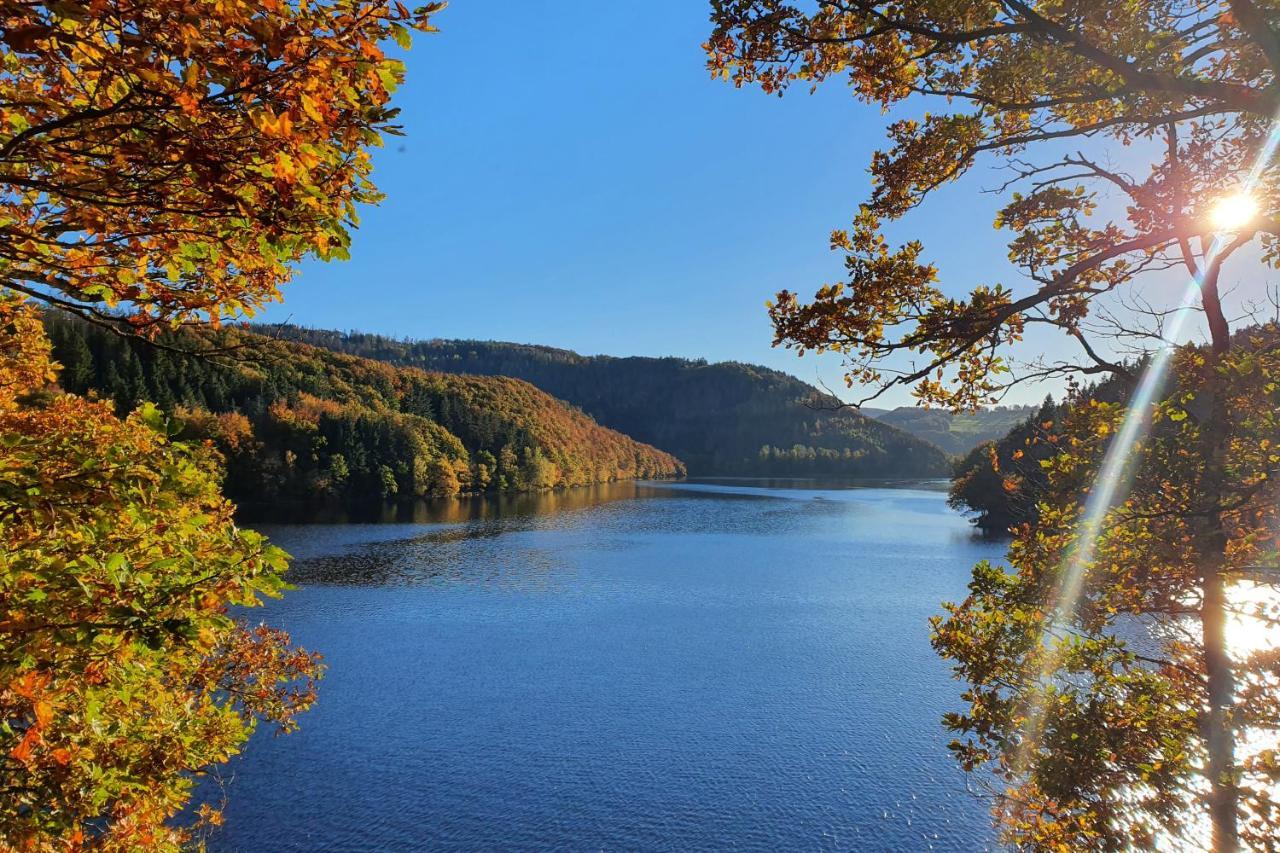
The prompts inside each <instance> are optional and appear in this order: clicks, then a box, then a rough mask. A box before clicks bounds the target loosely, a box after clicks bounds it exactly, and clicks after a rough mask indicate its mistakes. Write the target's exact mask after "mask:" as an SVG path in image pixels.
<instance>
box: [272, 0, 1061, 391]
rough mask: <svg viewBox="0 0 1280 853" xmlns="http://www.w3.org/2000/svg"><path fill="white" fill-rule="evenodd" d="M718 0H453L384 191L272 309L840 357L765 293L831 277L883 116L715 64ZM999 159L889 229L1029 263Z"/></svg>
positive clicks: (951, 262)
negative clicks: (999, 228) (794, 327)
mask: <svg viewBox="0 0 1280 853" xmlns="http://www.w3.org/2000/svg"><path fill="white" fill-rule="evenodd" d="M707 15H708V9H707V5H706V4H705V3H704V2H703V0H646V2H637V0H607V2H606V0H536V1H535V2H509V1H504V0H488V2H478V0H470V2H468V0H457V2H455V3H454V4H453V5H451V6H450V7H449V8H448V9H447V10H446V11H445V12H443V13H442V14H441V15H440V16H439V17H438V19H436V20H435V23H436V24H437V25H438V26H439V27H440V29H441V32H440V33H439V34H437V35H432V36H419V37H418V38H417V39H416V40H415V44H414V48H413V50H412V51H410V52H409V53H408V54H407V56H406V59H407V62H408V82H407V83H406V85H405V87H404V88H403V89H401V91H400V92H399V93H398V94H397V98H396V103H397V105H398V106H399V107H401V109H402V110H403V112H402V114H401V120H402V122H403V123H404V125H405V128H406V131H407V134H408V135H407V137H406V138H404V139H396V138H391V139H390V140H389V141H388V145H387V147H386V148H385V149H384V150H382V151H380V152H379V153H378V154H377V157H376V171H375V179H376V181H377V183H378V184H379V186H380V187H381V188H382V190H383V191H384V192H385V193H386V194H387V200H386V201H385V202H384V203H383V204H382V205H381V206H380V207H378V208H370V209H366V210H365V211H364V212H363V222H362V224H361V227H360V230H359V231H358V233H357V234H356V237H355V243H354V246H353V248H352V260H351V261H349V262H346V263H333V264H320V263H311V264H307V265H306V266H304V268H303V270H302V273H301V275H299V276H298V278H297V279H296V280H295V281H294V282H293V283H292V284H290V285H289V286H288V287H287V288H286V290H285V302H284V304H283V305H280V306H275V307H273V308H271V309H270V310H269V311H268V312H267V314H266V318H267V319H270V320H286V319H287V320H290V321H292V322H295V323H300V324H304V325H309V326H317V327H324V328H338V329H344V330H360V331H368V332H377V333H382V334H387V335H392V336H397V337H401V336H407V337H413V338H434V337H442V338H477V339H486V340H490V339H491V340H508V341H520V342H528V343H540V344H548V345H552V346H557V347H566V348H569V349H573V350H577V351H579V352H582V353H587V354H597V353H607V354H612V355H653V356H660V355H677V356H684V357H690V358H707V359H709V360H713V361H718V360H726V359H733V360H740V361H749V362H757V363H763V364H767V365H769V366H772V367H776V368H779V369H782V370H786V371H788V372H791V373H794V374H795V375H797V376H799V377H800V378H802V379H805V380H806V381H810V382H813V381H815V380H817V379H819V378H821V379H823V380H824V381H825V382H827V383H828V384H830V385H831V386H832V387H833V388H835V387H837V385H838V384H839V377H840V375H841V371H840V369H839V362H838V360H832V359H828V360H825V361H820V362H819V361H818V360H815V359H813V358H812V357H807V358H805V359H803V360H799V359H797V358H796V356H795V355H794V354H793V353H790V352H788V351H785V350H781V349H773V348H771V346H770V343H771V339H772V333H771V327H770V324H769V322H768V317H767V315H766V313H765V308H764V303H765V300H766V299H768V298H770V297H771V296H772V294H773V293H775V292H776V291H777V290H778V289H780V288H783V287H787V288H791V289H794V290H797V291H799V292H800V293H802V294H808V293H811V292H812V291H813V290H814V289H815V288H816V287H817V286H818V285H820V284H822V283H823V282H825V281H831V280H836V279H838V278H839V277H840V273H841V259H840V257H839V256H838V255H836V254H833V253H832V252H830V251H828V249H827V235H828V234H829V232H830V231H831V229H832V228H835V227H842V226H844V225H845V224H847V223H848V222H849V220H850V218H851V216H852V214H853V212H854V211H855V210H856V209H857V205H858V203H859V201H860V200H861V199H863V198H864V197H865V196H866V194H867V192H868V190H869V179H868V176H867V172H866V167H867V164H868V162H869V159H870V156H871V153H872V151H874V150H875V148H877V147H878V146H879V145H880V144H881V143H882V141H883V139H884V126H885V124H886V122H887V121H888V120H889V118H888V117H886V116H884V115H882V114H881V113H880V111H879V110H878V109H876V108H874V107H869V106H866V105H863V104H861V103H859V102H857V101H855V100H854V99H853V98H852V96H851V95H850V94H849V92H848V90H847V89H845V88H844V86H843V84H842V83H841V82H839V81H831V82H829V83H828V84H827V85H826V86H825V88H823V89H821V90H819V92H818V93H817V94H814V95H809V94H807V92H806V91H803V90H801V89H796V90H795V91H793V92H791V93H790V94H789V95H788V96H787V97H785V98H781V99H779V98H777V97H769V96H766V95H764V94H762V93H761V92H759V91H758V90H735V89H734V88H733V87H732V86H730V85H728V84H725V83H720V82H715V81H712V80H711V79H710V78H709V77H708V75H707V72H706V70H705V67H704V58H703V54H702V51H701V50H700V48H699V45H700V44H701V42H702V41H703V40H704V39H705V37H706V35H707V33H708V32H709V24H708V20H707ZM997 179H998V176H996V175H995V174H994V173H993V172H991V170H990V169H979V170H978V172H977V173H976V174H975V175H973V176H972V177H969V178H966V179H965V180H964V181H962V182H961V183H959V184H956V185H953V186H950V187H947V188H946V189H945V190H944V191H942V192H940V193H939V194H937V195H936V196H935V197H934V198H933V199H932V201H931V202H930V203H929V204H928V205H927V207H926V208H925V209H922V210H921V211H918V212H916V213H914V214H913V215H911V216H910V217H908V219H906V220H904V221H902V222H900V223H896V224H895V225H894V228H893V230H892V231H891V234H892V235H894V236H896V237H897V238H899V239H906V238H909V237H912V236H917V235H918V236H919V237H921V239H923V240H924V241H925V244H926V247H927V250H928V253H929V255H930V257H931V258H933V259H934V260H936V261H937V262H938V263H939V264H940V266H941V269H942V275H943V280H944V284H945V285H946V287H947V289H948V290H950V291H954V292H955V293H957V294H960V293H963V292H966V291H967V290H968V289H969V287H970V286H972V285H973V284H974V283H978V282H986V283H990V282H995V281H1004V282H1006V283H1008V284H1017V282H1016V281H1015V280H1013V279H1014V277H1015V275H1016V274H1015V273H1012V272H1011V270H1010V267H1009V265H1008V264H1007V262H1006V261H1005V260H1004V258H1005V252H1006V250H1005V247H1004V240H1003V239H1002V235H1000V234H999V233H997V232H995V231H993V230H992V228H991V223H992V220H993V217H994V211H995V208H996V200H995V198H994V197H993V196H991V195H989V194H984V193H983V192H982V191H981V190H982V189H983V187H984V186H990V185H992V184H994V183H996V182H997ZM1043 393H1044V389H1027V391H1026V392H1024V393H1023V394H1021V395H1020V396H1019V398H1018V399H1017V400H1011V402H1022V401H1024V399H1025V400H1034V399H1036V398H1037V397H1038V396H1039V395H1041V394H1043ZM846 396H848V395H846ZM908 401H909V400H908V397H907V395H906V394H905V393H902V394H898V395H896V396H893V397H889V398H885V402H888V403H891V404H899V403H905V402H908Z"/></svg>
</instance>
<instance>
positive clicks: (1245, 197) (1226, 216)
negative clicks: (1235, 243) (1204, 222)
mask: <svg viewBox="0 0 1280 853" xmlns="http://www.w3.org/2000/svg"><path fill="white" fill-rule="evenodd" d="M1257 215H1258V200H1257V199H1256V198H1254V197H1253V196H1251V195H1249V194H1248V193H1234V194H1232V195H1229V196H1225V197H1223V198H1221V199H1219V200H1218V203H1217V204H1215V205H1214V206H1213V211H1212V213H1211V214H1210V217H1211V219H1212V220H1213V225H1214V227H1215V228H1218V229H1219V230H1221V231H1237V230H1239V229H1241V228H1243V227H1244V226H1246V225H1248V224H1249V223H1250V222H1252V221H1253V220H1254V219H1255V218H1256V217H1257Z"/></svg>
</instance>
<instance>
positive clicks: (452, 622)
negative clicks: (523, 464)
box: [210, 484, 999, 851]
mask: <svg viewBox="0 0 1280 853" xmlns="http://www.w3.org/2000/svg"><path fill="white" fill-rule="evenodd" d="M441 506H443V507H444V508H443V509H442V508H440V507H439V506H438V507H437V508H436V509H434V510H432V511H430V513H428V515H426V516H424V517H422V518H420V519H417V520H412V521H409V522H407V523H398V524H395V523H393V524H380V525H325V526H289V527H275V528H263V529H264V530H266V531H267V532H269V533H270V534H271V535H272V537H273V538H274V540H275V541H276V542H277V543H279V544H280V545H282V546H283V547H285V548H286V549H288V550H290V551H291V552H293V553H294V554H295V555H296V556H297V561H296V563H295V575H294V579H295V581H296V582H297V583H299V584H300V585H301V586H300V589H298V590H296V591H294V592H292V593H291V594H289V595H288V597H287V598H285V599H284V600H283V601H280V602H276V603H273V604H271V605H270V607H268V609H267V610H266V613H265V616H266V618H267V620H268V621H269V622H271V623H272V624H275V625H278V626H281V627H284V628H287V629H288V630H289V631H291V632H292V633H293V635H294V638H295V639H296V640H298V641H299V642H301V643H302V644H304V645H306V646H307V647H309V648H313V649H318V650H320V651H322V652H323V654H324V656H325V659H326V662H327V664H328V674H327V677H326V678H325V679H324V681H323V682H322V683H321V689H320V698H319V701H318V703H317V704H316V706H315V708H314V709H313V710H312V711H310V712H309V713H308V714H306V715H305V716H304V717H303V718H302V728H301V730H300V731H299V732H297V733H295V734H292V735H289V736H287V737H272V736H271V735H270V734H268V733H265V732H263V733H260V734H259V735H257V736H255V738H254V740H253V741H252V742H251V744H250V745H249V747H248V749H247V750H246V753H245V755H244V756H243V757H242V758H240V759H237V760H236V761H234V762H233V763H232V764H231V765H230V766H229V767H228V768H225V770H224V777H225V778H224V780H223V782H224V785H223V790H224V792H225V796H226V798H227V800H226V803H227V806H226V813H225V816H226V826H225V827H224V828H223V829H222V830H220V831H219V832H218V833H217V834H216V835H214V836H213V837H212V838H211V839H210V847H211V849H212V850H215V851H229V850H246V851H250V850H251V851H287V850H308V851H310V850H343V851H364V850H368V851H373V850H379V851H381V850H422V849H431V850H493V849H521V850H533V849H569V850H586V849H610V850H624V849H625V850H723V849H744V850H770V849H800V850H819V849H830V850H851V849H856V850H927V849H936V850H965V851H969V850H980V849H984V848H986V847H988V846H989V845H990V844H991V843H992V841H991V833H990V830H989V829H988V819H987V805H986V804H985V803H984V802H983V801H982V800H980V799H978V798H977V797H976V796H975V795H974V794H971V793H969V792H967V791H966V788H965V779H964V774H962V773H961V772H960V771H959V770H958V769H957V768H956V767H955V766H954V764H953V763H952V761H951V759H950V758H949V757H948V755H947V753H946V749H945V744H946V743H947V741H948V740H949V737H948V735H947V733H946V732H945V731H944V730H943V729H942V728H941V726H940V724H939V717H940V715H941V714H942V713H943V711H944V710H946V709H949V708H954V707H957V706H958V695H959V691H960V686H959V685H958V684H956V683H955V682H954V681H952V680H951V679H950V676H949V671H948V668H947V667H946V665H945V664H944V663H942V662H940V661H939V660H938V659H937V658H936V657H935V656H934V653H933V652H932V650H931V649H930V647H929V642H928V625H927V619H928V617H929V616H930V615H931V614H934V613H936V612H938V609H939V608H938V605H939V602H940V601H942V600H943V599H948V598H959V597H963V595H964V594H965V584H966V581H967V578H968V573H969V569H970V567H971V566H972V564H973V563H974V562H976V561H977V560H979V559H982V558H984V557H993V556H996V555H997V554H998V552H999V547H998V546H995V545H992V544H990V543H983V542H980V541H977V540H975V539H973V538H972V536H971V534H970V530H969V526H968V525H967V524H966V523H965V521H964V519H962V518H960V517H959V516H958V515H956V514H955V513H953V512H951V511H950V510H948V509H947V507H946V504H945V501H944V495H943V494H942V493H940V492H937V491H929V490H923V489H889V488H884V489H880V488H876V489H870V488H862V489H828V490H815V489H801V488H762V487H749V486H741V485H716V484H702V485H696V484H672V485H663V486H654V485H630V484H626V485H618V486H611V487H607V488H599V489H594V490H579V491H576V492H571V493H565V494H561V495H551V496H544V497H542V498H526V499H523V500H518V501H508V502H505V503H500V504H495V503H490V502H481V501H477V502H471V503H461V502H460V503H455V504H449V505H441Z"/></svg>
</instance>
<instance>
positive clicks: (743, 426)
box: [272, 326, 950, 477]
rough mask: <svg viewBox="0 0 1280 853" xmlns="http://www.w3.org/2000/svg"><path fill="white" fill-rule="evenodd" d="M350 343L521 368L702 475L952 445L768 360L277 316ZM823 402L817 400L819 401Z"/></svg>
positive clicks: (890, 462) (435, 362) (473, 364)
mask: <svg viewBox="0 0 1280 853" xmlns="http://www.w3.org/2000/svg"><path fill="white" fill-rule="evenodd" d="M272 333H273V334H278V335H281V336H283V337H288V338H291V339H295V340H300V341H304V342H306V343H310V344H315V345H318V346H322V347H326V348H328V349H332V350H335V351H339V352H344V353H350V354H355V355H359V356H364V357H367V358H374V359H379V360H382V361H388V362H391V363H394V364H398V365H410V366H414V367H421V368H424V369H428V370H437V371H445V372H448V373H466V374H480V375H490V376H492V375H498V376H514V377H518V378H520V379H524V380H526V381H528V382H531V383H533V384H534V385H536V386H538V387H539V388H541V389H542V390H544V391H546V392H547V393H549V394H551V395H553V396H555V397H559V398H561V399H563V400H568V401H569V402H571V403H573V404H574V405H576V406H580V407H581V408H582V409H583V410H584V411H586V412H587V413H588V414H590V415H592V416H593V417H594V418H595V419H596V420H598V421H599V422H600V423H602V424H604V425H606V426H609V427H612V428H613V429H616V430H619V431H621V432H624V433H626V434H628V435H630V436H633V437H635V438H636V439H638V440H640V441H644V442H647V443H649V444H652V445H654V446H655V447H660V448H662V449H663V450H666V451H667V452H669V453H673V454H675V455H676V456H678V457H679V458H680V459H681V460H683V461H684V462H685V464H686V465H688V467H689V472H690V473H692V474H701V475H796V476H816V477H824V476H827V477H834V476H838V477H945V476H948V474H949V473H950V468H949V466H948V462H947V458H946V455H945V454H944V453H943V452H942V451H940V450H939V449H938V448H937V447H934V446H933V445H931V444H929V443H927V442H925V441H921V440H920V439H918V438H915V437H914V436H911V435H909V434H907V433H905V432H903V431H902V430H899V429H896V428H894V427H892V426H889V425H887V424H883V423H879V422H878V421H875V420H873V419H870V418H866V417H863V416H862V415H860V414H858V413H857V412H855V411H853V410H850V409H847V408H846V409H836V410H832V404H834V403H835V400H834V398H831V397H829V396H824V395H821V394H820V393H819V392H818V391H817V389H815V388H814V387H813V386H811V385H808V384H806V383H804V382H801V381H800V380H799V379H796V378H795V377H793V376H789V375H787V374H785V373H782V372H780V371H776V370H770V369H769V368H766V367H760V366H756V365H750V364H740V363H737V362H722V363H719V364H708V363H706V362H705V361H691V360H688V359H682V358H642V357H631V358H616V357H612V356H582V355H579V354H577V353H575V352H571V351H569V350H562V349H554V348H552V347H544V346H530V345H524V344H511V343H497V342H480V341H440V340H435V341H397V340H394V339H391V338H386V337H381V336H378V335H367V334H355V333H351V334H344V333H340V332H333V331H324V330H315V329H303V328H298V327H293V326H288V327H272ZM815 401H816V402H817V403H818V405H817V406H816V407H815V406H814V405H813V404H814V402H815Z"/></svg>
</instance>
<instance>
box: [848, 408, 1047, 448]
mask: <svg viewBox="0 0 1280 853" xmlns="http://www.w3.org/2000/svg"><path fill="white" fill-rule="evenodd" d="M1037 408H1038V407H1037V406H996V407H995V408H992V409H983V410H982V411H980V412H974V413H972V414H963V415H956V414H952V413H951V412H946V411H941V410H939V409H921V408H919V407H917V406H899V407H898V408H896V409H873V408H869V407H863V408H861V409H859V410H858V411H860V412H862V414H864V415H866V416H867V417H871V418H875V419H876V420H878V421H880V422H881V423H886V424H891V425H893V426H895V427H897V428H898V429H901V430H906V431H907V432H909V433H911V434H912V435H914V436H915V437H916V438H920V439H924V440H925V441H927V442H929V443H930V444H935V445H937V446H938V447H941V448H942V449H943V450H945V451H946V452H947V453H950V454H952V455H954V456H961V455H963V454H965V453H968V452H969V451H970V450H972V449H973V448H975V447H977V446H978V445H980V444H983V443H984V442H987V441H991V440H992V439H996V438H1000V437H1001V436H1003V435H1005V434H1006V433H1008V432H1009V430H1011V429H1013V428H1014V427H1015V426H1017V425H1018V424H1020V423H1021V422H1022V421H1024V420H1025V419H1026V418H1027V417H1029V416H1030V415H1031V414H1032V413H1033V412H1035V411H1036V409H1037Z"/></svg>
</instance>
